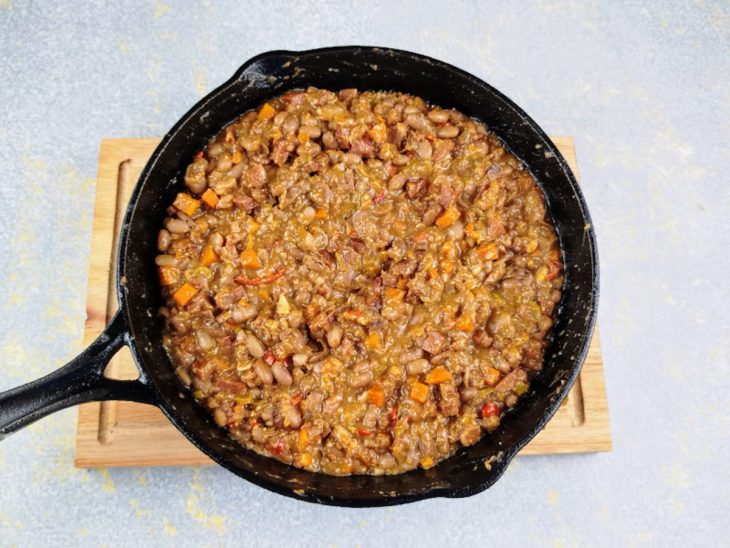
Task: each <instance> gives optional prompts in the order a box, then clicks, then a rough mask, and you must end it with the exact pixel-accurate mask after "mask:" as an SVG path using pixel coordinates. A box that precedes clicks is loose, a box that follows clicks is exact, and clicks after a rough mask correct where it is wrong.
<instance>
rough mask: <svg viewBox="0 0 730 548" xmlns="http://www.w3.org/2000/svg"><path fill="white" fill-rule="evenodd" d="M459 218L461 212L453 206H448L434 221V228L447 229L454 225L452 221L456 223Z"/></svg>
mask: <svg viewBox="0 0 730 548" xmlns="http://www.w3.org/2000/svg"><path fill="white" fill-rule="evenodd" d="M459 217H461V212H460V211H459V210H458V209H457V208H455V207H454V206H450V207H449V208H448V209H447V210H446V211H444V212H443V213H442V214H441V215H440V216H439V217H438V219H436V226H437V227H439V228H446V227H449V226H451V225H452V224H454V221H456V220H457V219H458V218H459Z"/></svg>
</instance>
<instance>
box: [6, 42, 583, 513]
mask: <svg viewBox="0 0 730 548" xmlns="http://www.w3.org/2000/svg"><path fill="white" fill-rule="evenodd" d="M306 86H317V87H320V88H328V89H332V90H338V89H341V88H347V87H356V88H359V89H376V90H378V89H383V90H397V91H403V92H408V93H412V94H415V95H418V96H420V97H422V98H424V99H426V100H427V101H429V102H432V103H435V104H438V105H440V106H442V107H447V108H448V107H453V108H456V109H458V110H460V111H461V112H464V113H465V114H468V115H471V116H474V117H475V118H478V119H480V120H482V121H484V122H485V123H486V124H487V125H488V126H489V128H490V129H491V130H492V131H493V132H494V133H496V135H497V136H498V137H499V138H501V139H502V140H503V141H504V143H505V144H506V145H507V146H508V147H509V149H510V150H511V151H512V152H513V153H514V154H515V155H516V156H517V157H518V158H519V159H521V160H522V161H523V162H524V163H525V165H526V166H528V168H529V169H530V171H531V172H532V174H533V175H534V176H535V178H536V180H537V181H538V182H539V184H540V186H541V187H542V189H543V190H544V192H545V194H546V196H547V200H548V204H549V211H550V215H551V216H552V220H553V222H554V224H555V227H556V229H557V233H558V237H559V239H560V246H561V248H562V252H563V259H564V264H565V265H566V266H565V271H566V272H565V274H566V276H565V278H566V281H565V287H564V289H563V296H562V301H561V303H560V306H559V309H558V312H557V320H556V323H555V325H554V327H553V329H552V331H551V342H550V343H549V347H548V350H547V353H546V360H545V367H544V370H543V372H542V373H541V374H540V375H538V376H537V378H536V379H535V380H534V381H533V383H532V385H531V388H530V391H529V392H528V393H527V394H525V395H524V396H523V398H522V399H521V400H520V403H519V404H518V406H517V407H516V408H515V409H514V410H513V411H512V412H510V413H508V414H507V416H506V417H505V418H504V420H503V423H502V426H501V427H500V428H499V429H498V431H497V432H495V433H493V434H491V435H487V436H484V437H483V438H482V440H481V441H480V442H479V443H477V444H476V445H473V446H472V447H468V448H462V449H460V450H459V451H458V452H457V453H456V454H455V455H454V456H452V457H451V458H449V459H446V460H445V461H443V462H441V463H440V464H439V465H437V466H436V467H434V468H432V469H430V470H427V471H423V470H417V471H413V472H407V473H404V474H399V475H393V476H380V477H376V476H350V477H334V476H327V475H323V474H314V473H311V472H305V471H303V470H298V469H295V468H293V467H290V466H287V465H286V464H282V463H280V462H278V461H276V460H274V459H270V458H267V457H263V456H260V455H257V454H256V453H254V452H252V451H248V450H245V449H243V448H242V447H241V446H240V445H238V444H237V443H236V442H234V441H233V440H231V439H230V438H229V437H228V435H227V434H226V432H225V430H223V429H221V428H219V427H217V426H216V425H215V424H214V423H213V421H212V420H211V417H210V415H209V414H208V412H207V411H206V410H205V409H203V407H201V406H199V405H197V404H196V403H195V401H194V399H193V397H192V395H191V394H190V392H189V391H188V390H186V389H185V388H184V386H183V385H182V384H181V383H180V381H179V380H178V379H177V377H176V375H175V373H174V371H173V367H172V366H171V364H170V361H169V359H168V357H167V355H166V354H165V351H164V350H163V348H162V344H161V342H160V341H161V338H162V332H161V328H162V322H161V321H160V320H159V319H158V316H157V309H158V307H159V306H160V305H161V296H160V289H159V285H158V281H157V276H156V269H155V266H154V258H155V255H156V254H157V250H156V234H157V232H158V230H159V228H160V226H161V224H162V221H163V219H164V217H165V209H166V207H167V205H168V204H169V203H171V202H172V200H173V198H174V196H175V194H176V193H177V192H178V191H179V190H180V189H181V188H182V186H183V182H182V179H183V171H184V169H185V167H186V166H187V165H188V163H190V161H191V159H192V158H193V155H194V154H195V153H196V152H197V151H199V150H201V149H202V148H203V147H204V146H205V145H206V143H207V141H208V139H209V138H211V137H212V136H213V135H215V134H217V133H218V132H219V131H220V130H221V128H223V126H225V125H226V124H227V123H229V122H231V121H233V120H234V119H236V118H237V117H238V116H240V115H241V114H243V113H244V112H245V111H247V110H249V109H251V108H254V107H256V106H257V105H259V104H261V103H262V102H264V101H265V100H266V99H269V98H271V97H273V96H276V95H279V94H281V93H283V92H285V91H287V90H290V89H293V88H303V87H306ZM118 265H119V266H118V269H117V272H116V276H117V294H118V298H119V305H120V306H119V312H118V313H117V314H116V315H115V316H114V318H113V319H112V320H111V322H110V323H109V325H108V326H107V327H106V329H105V330H104V332H103V333H102V335H101V336H99V338H98V339H97V340H95V341H94V342H93V343H92V344H91V346H89V347H88V348H87V349H86V350H85V351H84V352H83V353H82V354H81V355H80V356H78V357H77V358H76V359H74V360H73V361H71V362H70V363H69V364H67V365H66V366H64V367H62V368H61V369H58V370H57V371H55V372H53V373H51V374H50V375H48V376H46V377H43V378H42V379H39V380H37V381H35V382H31V383H29V384H26V385H24V386H21V387H19V388H15V389H12V390H9V391H7V392H4V393H2V394H0V436H2V437H4V436H6V435H8V434H10V433H12V432H14V431H16V430H18V429H20V428H22V427H24V426H25V425H27V424H30V423H32V422H33V421H35V420H37V419H40V418H41V417H44V416H45V415H47V414H49V413H52V412H54V411H57V410H59V409H62V408H64V407H68V406H70V405H76V404H78V403H82V402H86V401H91V400H132V401H137V402H143V403H149V404H153V405H157V406H158V407H160V409H162V411H163V412H164V413H165V415H167V417H168V418H169V419H170V422H172V423H173V424H174V425H175V426H176V427H177V428H178V429H179V430H180V431H181V432H182V433H183V434H184V435H185V436H187V437H188V439H190V441H192V442H193V443H194V444H195V445H196V446H197V447H198V448H200V449H201V450H202V451H203V452H205V453H206V454H207V455H208V456H210V457H211V458H212V459H213V460H214V461H216V462H217V463H219V464H220V465H222V466H224V467H226V468H227V469H228V470H230V471H232V472H234V473H235V474H238V475H239V476H241V477H243V478H245V479H247V480H249V481H251V482H253V483H255V484H257V485H260V486H262V487H265V488H266V489H269V490H271V491H275V492H277V493H281V494H284V495H287V496H290V497H293V498H297V499H302V500H306V501H310V502H319V503H323V504H333V505H341V506H384V505H392V504H402V503H406V502H411V501H416V500H421V499H425V498H429V497H437V496H443V497H465V496H469V495H473V494H475V493H479V492H480V491H483V490H484V489H487V488H488V487H489V486H491V485H492V484H493V483H494V482H495V481H497V479H498V478H499V477H500V476H501V475H502V473H503V472H504V470H505V468H506V467H507V465H508V463H509V462H510V460H511V459H512V457H514V455H515V454H516V453H517V452H518V451H519V450H520V449H521V448H522V447H523V446H524V445H525V444H526V443H527V442H528V441H529V440H530V439H531V438H532V437H533V436H534V435H535V434H536V433H537V432H538V431H539V430H540V429H541V428H542V427H543V426H544V425H545V423H546V422H547V421H548V419H550V417H551V416H552V415H553V413H555V411H556V409H557V408H558V406H559V405H560V402H561V401H562V399H563V398H564V396H565V395H566V394H567V392H568V390H569V389H570V386H571V385H572V384H573V381H574V380H575V377H576V375H577V374H578V371H579V370H580V367H581V365H582V363H583V359H584V357H585V354H586V351H587V348H588V344H589V341H590V338H591V333H592V331H593V324H594V320H595V317H596V305H597V300H598V261H597V254H596V241H595V235H594V232H593V229H592V228H591V220H590V217H589V215H588V210H587V208H586V204H585V202H584V200H583V196H582V195H581V193H580V190H579V189H578V185H577V184H576V181H575V179H574V177H573V175H572V174H571V172H570V170H569V168H568V166H567V164H566V163H565V160H564V159H563V157H562V156H561V155H560V153H559V152H558V151H557V149H556V148H555V146H554V145H553V143H552V142H551V141H550V140H549V139H548V138H547V136H546V135H545V133H544V132H543V131H542V130H541V129H540V128H539V127H538V126H537V124H536V123H535V122H534V121H533V120H532V119H531V118H530V117H529V116H527V114H525V113H524V112H523V111H522V110H521V109H520V108H519V107H518V106H517V105H515V104H514V103H513V102H512V101H510V100H509V99H508V98H507V97H505V96H504V95H502V94H501V93H500V92H499V91H497V90H496V89H494V88H492V87H491V86H489V85H488V84H486V83H484V82H483V81H481V80H479V79H478V78H475V77H474V76H472V75H471V74H468V73H466V72H464V71H462V70H460V69H458V68H455V67H453V66H451V65H447V64H446V63H442V62H440V61H436V60H434V59H430V58H428V57H424V56H422V55H416V54H414V53H409V52H406V51H398V50H392V49H383V48H373V47H336V48H326V49H318V50H311V51H304V52H289V51H274V52H270V53H264V54H261V55H258V56H256V57H254V58H253V59H251V60H250V61H248V62H246V63H245V64H244V65H243V66H242V67H241V68H240V69H239V70H238V71H237V72H236V74H234V75H233V77H232V78H231V79H230V80H228V81H227V82H226V83H225V84H223V85H222V86H221V87H219V88H218V89H216V90H215V91H213V92H211V93H210V94H209V95H208V96H207V97H205V98H204V99H203V100H201V101H200V102H199V103H198V104H197V105H195V106H194V107H193V108H192V109H191V110H190V111H189V112H188V113H187V114H185V116H183V117H182V118H181V119H180V121H179V122H178V123H177V124H175V126H174V127H173V128H172V130H170V132H169V133H168V134H167V135H166V136H165V138H164V139H163V140H162V142H161V143H160V145H159V146H158V147H157V150H155V152H154V154H153V155H152V157H151V158H150V160H149V162H148V163H147V166H146V167H145V169H144V171H143V172H142V175H141V176H140V179H139V182H138V183H137V186H136V188H135V190H134V193H133V194H132V198H131V201H130V203H129V207H128V209H127V212H126V217H125V220H124V226H123V227H122V232H121V238H120V244H119V261H118ZM122 345H127V346H129V348H130V350H131V352H132V355H133V357H134V360H135V362H136V364H137V367H138V368H139V371H140V377H139V379H138V380H134V381H120V380H112V379H108V378H105V377H104V376H103V370H104V367H105V365H106V363H107V362H108V361H109V359H110V358H111V357H112V356H113V355H114V353H115V352H116V351H117V350H118V349H119V348H120V347H121V346H122Z"/></svg>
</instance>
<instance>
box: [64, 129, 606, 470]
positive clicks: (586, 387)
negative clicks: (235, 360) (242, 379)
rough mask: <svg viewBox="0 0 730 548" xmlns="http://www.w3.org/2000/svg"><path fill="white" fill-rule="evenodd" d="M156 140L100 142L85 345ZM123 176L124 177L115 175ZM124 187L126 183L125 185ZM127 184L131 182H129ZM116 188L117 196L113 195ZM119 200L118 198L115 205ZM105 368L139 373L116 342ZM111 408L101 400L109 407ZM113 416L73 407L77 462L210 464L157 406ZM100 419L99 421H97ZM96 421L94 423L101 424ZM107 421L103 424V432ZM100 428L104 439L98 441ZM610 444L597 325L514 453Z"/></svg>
mask: <svg viewBox="0 0 730 548" xmlns="http://www.w3.org/2000/svg"><path fill="white" fill-rule="evenodd" d="M552 139H553V142H554V143H555V144H556V145H557V147H558V148H559V149H560V151H561V152H562V154H563V156H564V157H565V159H566V160H567V161H568V163H569V164H570V166H571V169H573V172H574V173H575V174H576V177H577V176H578V170H577V165H576V157H575V148H574V145H573V139H572V138H571V137H553V138H552ZM158 142H159V141H158V140H157V139H107V140H104V141H102V143H101V151H100V154H99V173H98V177H97V184H96V206H95V210H94V226H93V234H92V242H91V256H90V260H89V291H88V300H87V321H86V327H85V336H84V341H85V343H86V344H89V343H90V342H91V341H92V340H93V339H95V338H96V337H97V336H98V335H99V333H101V331H102V329H103V328H104V326H105V324H106V321H107V318H108V317H109V312H111V310H109V309H110V308H111V307H113V305H112V304H111V303H109V304H107V295H108V288H109V276H110V274H111V272H113V271H112V270H111V262H112V257H113V253H114V252H115V250H114V251H113V246H114V243H113V242H114V224H115V222H114V221H115V213H116V211H117V206H118V205H120V206H121V207H124V205H126V199H127V197H128V195H129V194H128V192H129V188H125V189H123V190H124V191H123V192H121V191H120V192H118V185H119V183H120V165H121V164H122V163H123V162H125V161H128V162H127V163H126V164H125V166H126V167H125V168H124V169H123V170H122V172H123V173H122V175H123V176H124V177H126V180H127V181H131V182H134V181H136V180H137V178H138V177H139V173H140V172H141V170H142V168H143V167H144V165H145V162H146V161H147V158H149V156H150V154H151V153H152V151H153V150H154V148H155V146H157V143H158ZM122 183H124V181H122ZM125 186H126V185H125ZM129 186H131V185H129ZM118 195H120V196H122V197H120V198H118ZM118 200H121V201H123V202H125V203H124V204H117V201H118ZM107 374H111V375H114V376H116V377H117V378H135V377H136V376H137V374H138V372H137V369H136V367H135V365H134V363H133V362H132V359H131V355H130V354H129V351H128V350H126V349H122V351H120V353H119V354H118V355H117V357H116V358H115V365H114V367H113V368H112V369H111V370H109V371H107ZM110 409H111V408H109V407H107V410H106V413H107V415H108V414H109V410H110ZM113 410H114V412H113V417H111V418H110V417H108V416H105V417H104V418H102V415H101V412H102V404H100V403H98V402H95V403H88V404H84V405H82V406H80V408H79V418H78V430H77V436H76V466H79V467H111V466H178V465H199V464H209V463H211V461H210V459H208V457H206V456H205V455H203V453H201V452H200V451H199V450H198V449H196V448H195V447H194V446H193V445H192V444H191V443H190V442H189V441H188V440H187V439H186V438H185V437H184V436H183V435H182V434H180V433H179V432H178V431H177V430H176V429H175V427H173V426H172V425H171V424H170V422H169V421H168V420H167V419H166V418H165V416H164V415H163V414H162V412H161V411H160V410H159V409H157V408H156V407H153V406H149V405H143V404H139V403H132V402H118V403H116V404H115V405H114V406H113ZM104 425H106V426H104ZM100 428H101V430H100ZM104 428H107V431H106V432H105V431H104ZM100 433H101V434H102V436H101V437H102V438H103V439H104V440H105V441H106V443H102V442H101V441H100ZM610 450H611V431H610V426H609V418H608V404H607V401H606V391H605V386H604V378H603V365H602V361H601V349H600V342H599V337H598V330H596V332H595V334H594V336H593V340H592V341H591V346H590V349H589V351H588V356H587V358H586V361H585V363H584V364H583V369H582V370H581V373H580V377H579V380H578V382H576V384H575V385H574V386H573V389H572V390H571V392H570V394H569V395H568V398H566V400H565V401H564V402H563V405H562V406H561V408H560V409H559V410H558V412H557V413H556V414H555V416H554V417H553V418H552V420H551V421H550V423H549V424H548V425H547V426H546V427H545V428H544V429H543V430H542V431H541V432H540V433H539V434H538V435H537V436H536V437H535V438H534V439H533V440H532V441H531V442H530V443H529V444H528V445H527V446H526V447H525V448H524V449H523V450H522V452H521V453H520V455H541V454H551V453H580V452H594V451H610Z"/></svg>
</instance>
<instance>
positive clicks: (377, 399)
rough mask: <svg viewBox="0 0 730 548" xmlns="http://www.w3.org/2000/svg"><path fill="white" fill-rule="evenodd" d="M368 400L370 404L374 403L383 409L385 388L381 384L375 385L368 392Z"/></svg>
mask: <svg viewBox="0 0 730 548" xmlns="http://www.w3.org/2000/svg"><path fill="white" fill-rule="evenodd" d="M367 400H368V403H372V404H373V405H377V406H378V407H383V404H384V403H385V392H384V391H383V387H382V386H380V385H379V384H376V385H373V386H372V387H371V388H370V390H368V395H367Z"/></svg>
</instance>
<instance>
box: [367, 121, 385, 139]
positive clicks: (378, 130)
mask: <svg viewBox="0 0 730 548" xmlns="http://www.w3.org/2000/svg"><path fill="white" fill-rule="evenodd" d="M368 134H369V135H370V138H371V139H372V140H373V141H375V142H376V143H382V142H384V141H385V140H386V139H387V137H388V130H387V128H386V127H385V124H375V125H374V126H373V129H371V130H370V131H369V132H368Z"/></svg>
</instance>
